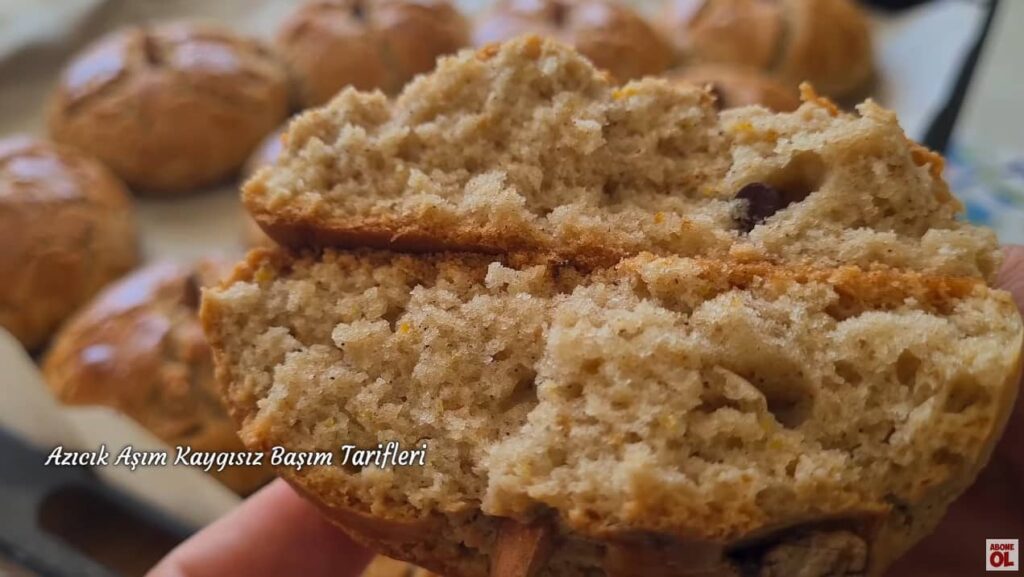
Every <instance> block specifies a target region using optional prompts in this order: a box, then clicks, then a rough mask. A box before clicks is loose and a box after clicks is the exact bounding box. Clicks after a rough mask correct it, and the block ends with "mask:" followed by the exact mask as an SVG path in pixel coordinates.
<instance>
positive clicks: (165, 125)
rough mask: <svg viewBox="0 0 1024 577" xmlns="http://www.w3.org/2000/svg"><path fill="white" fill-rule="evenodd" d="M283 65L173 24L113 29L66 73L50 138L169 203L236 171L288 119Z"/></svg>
mask: <svg viewBox="0 0 1024 577" xmlns="http://www.w3.org/2000/svg"><path fill="white" fill-rule="evenodd" d="M288 108H289V88H288V79H287V74H286V72H285V69H284V67H283V66H282V65H281V64H280V63H279V62H278V61H277V60H276V58H274V57H273V55H272V54H271V53H270V51H269V50H268V49H267V48H266V47H265V46H263V45H262V44H260V43H258V42H256V41H254V40H249V39H246V38H243V37H240V36H236V35H234V34H232V33H230V32H227V31H225V30H222V29H220V28H215V27H210V26H207V25H198V24H189V23H172V24H164V25H159V26H155V27H152V28H143V27H133V28H126V29H122V30H119V31H117V32H114V33H112V34H111V35H109V36H106V37H104V38H102V39H100V40H99V41H97V42H96V43H95V44H93V45H92V46H90V47H88V48H86V49H85V50H84V51H83V52H82V53H80V54H79V55H78V56H77V57H75V58H74V59H73V60H72V61H71V62H70V63H69V64H68V66H67V67H66V68H65V70H64V72H63V74H62V76H61V79H60V82H59V84H58V86H57V88H56V90H55V91H54V94H53V96H52V97H51V100H50V106H49V116H48V120H49V129H50V134H51V136H52V137H53V138H54V140H56V141H58V142H62V143H65V144H67V145H69V146H73V147H76V148H78V149H81V150H88V151H90V152H91V153H93V154H95V155H96V156H98V157H99V158H100V160H102V161H103V162H104V163H105V164H107V165H108V166H110V167H111V169H112V170H113V171H114V172H115V173H117V174H118V175H119V176H120V177H121V178H123V179H124V180H125V182H127V183H128V185H129V186H131V187H132V188H133V189H136V190H138V191H143V192H152V193H155V194H161V195H173V194H180V193H185V192H189V191H192V190H194V189H197V188H200V187H204V186H208V185H212V184H216V183H218V182H220V181H222V180H224V179H226V178H228V177H229V176H231V175H232V174H233V173H235V172H236V171H237V170H238V169H239V168H240V167H241V165H242V163H243V162H244V161H245V159H246V157H247V156H248V155H249V153H250V152H251V151H252V149H253V148H254V147H255V146H256V144H257V143H258V142H259V141H260V139H262V138H263V137H264V136H265V135H266V134H267V133H268V132H270V131H271V130H273V129H274V128H275V127H276V126H278V125H280V124H281V122H282V121H283V120H284V119H285V117H286V116H287V114H288Z"/></svg>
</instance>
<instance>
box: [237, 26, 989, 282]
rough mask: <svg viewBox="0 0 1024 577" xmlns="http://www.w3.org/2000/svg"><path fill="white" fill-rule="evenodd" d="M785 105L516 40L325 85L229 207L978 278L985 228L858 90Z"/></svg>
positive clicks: (270, 218)
mask: <svg viewBox="0 0 1024 577" xmlns="http://www.w3.org/2000/svg"><path fill="white" fill-rule="evenodd" d="M804 98H805V100H806V102H805V103H804V104H803V105H802V106H801V107H800V108H799V109H798V110H796V111H794V112H792V113H783V114H777V113H772V112H770V111H768V110H766V109H763V108H757V107H748V108H739V109H735V110H728V111H724V112H721V113H720V112H719V111H718V110H716V108H715V105H714V100H713V98H712V97H711V96H710V95H709V94H708V93H707V92H705V91H704V90H703V89H701V88H698V87H694V86H688V85H684V84H682V83H678V82H676V83H673V82H671V81H667V80H665V79H660V78H645V79H642V80H639V81H633V82H630V83H628V84H626V85H625V86H615V85H613V84H611V83H610V82H609V81H608V79H606V78H605V77H604V75H602V74H600V73H598V72H597V71H596V70H595V69H594V68H593V66H591V64H590V62H589V61H587V60H586V59H585V58H583V57H581V56H580V55H579V54H577V53H575V52H574V51H572V50H571V49H570V48H568V47H565V46H564V45H561V44H559V43H557V42H549V41H542V40H540V39H538V38H537V37H528V38H523V39H518V40H514V41H511V42H508V43H506V44H504V45H502V46H500V47H491V48H486V49H483V50H481V51H480V52H478V53H477V54H472V53H469V52H465V53H462V54H460V55H458V56H456V57H451V58H446V59H442V60H441V62H440V64H439V66H438V68H437V70H436V71H435V72H433V73H432V74H430V75H427V76H422V77H420V78H418V79H417V80H415V81H413V82H412V83H410V84H409V86H408V87H407V88H406V89H405V90H404V91H403V92H402V94H401V95H399V96H398V97H397V98H396V99H392V100H389V99H387V98H385V97H384V96H383V95H381V94H366V93H359V92H356V91H354V90H348V91H345V92H343V93H342V94H341V95H340V96H338V98H336V99H335V100H334V101H332V102H331V104H330V105H328V106H327V107H324V108H321V109H318V110H314V111H310V112H307V113H305V114H303V115H301V116H299V117H298V118H297V119H296V120H294V121H293V122H292V123H291V124H290V125H289V131H288V136H287V139H286V140H287V142H286V144H285V150H284V152H283V154H282V156H281V158H280V159H279V160H278V162H277V163H276V164H275V165H274V166H273V167H268V168H264V169H262V170H260V171H258V172H257V173H256V175H255V176H254V177H253V178H252V179H250V180H249V181H248V182H247V183H246V185H245V187H244V192H243V200H244V202H245V203H246V206H247V207H248V209H249V212H250V213H251V214H252V215H253V216H254V218H255V219H256V220H257V222H259V223H260V226H261V227H262V228H263V230H264V231H266V232H267V234H269V235H270V236H271V237H273V238H274V239H275V241H277V242H278V243H281V244H283V245H286V246H293V247H299V248H301V247H306V246H339V247H359V246H374V247H381V248H390V249H396V250H416V251H425V250H460V249H462V250H472V251H484V252H508V251H523V250H525V251H530V252H543V253H552V254H556V255H558V256H559V257H560V258H564V259H567V260H570V261H573V262H589V263H591V264H593V263H599V264H611V263H614V262H616V261H617V260H618V259H619V258H621V257H623V256H628V255H632V254H637V253H639V252H643V251H648V252H653V253H657V254H679V255H687V256H706V257H726V256H731V257H733V258H748V259H755V258H756V259H770V260H781V261H787V262H796V263H804V264H809V263H814V264H818V265H829V264H840V263H842V264H858V265H862V266H868V265H871V264H875V263H881V264H886V265H890V266H896V267H901V268H908V269H916V270H922V271H930V272H935V273H941V274H958V275H975V276H984V277H986V278H992V276H993V275H994V274H995V271H996V269H997V267H998V260H999V251H998V247H997V243H996V239H995V236H994V235H993V234H992V232H991V231H989V230H986V229H980V228H976V227H973V226H971V225H969V224H966V223H963V222H961V221H959V220H958V219H957V215H958V213H959V212H960V209H961V206H960V204H959V202H957V201H956V199H955V198H954V197H953V196H952V195H951V194H950V192H949V188H948V186H947V185H946V183H945V181H944V180H943V179H942V174H941V170H942V158H941V157H939V156H938V155H936V154H933V153H931V152H929V151H927V150H925V149H923V148H921V147H920V146H918V145H916V144H914V143H912V142H911V141H909V140H908V139H907V137H906V135H905V134H904V133H903V131H902V129H901V128H900V126H899V123H898V121H897V119H896V116H895V115H894V114H893V113H892V112H890V111H888V110H885V109H883V108H881V107H879V106H877V105H875V104H873V103H871V102H866V103H864V104H863V105H861V106H860V107H859V108H858V110H859V115H852V114H846V113H842V112H840V111H838V110H837V109H836V107H835V106H834V105H833V104H832V103H831V102H829V101H827V100H825V99H822V98H818V97H816V96H815V95H814V94H813V93H812V92H811V91H810V90H809V89H808V90H805V92H804Z"/></svg>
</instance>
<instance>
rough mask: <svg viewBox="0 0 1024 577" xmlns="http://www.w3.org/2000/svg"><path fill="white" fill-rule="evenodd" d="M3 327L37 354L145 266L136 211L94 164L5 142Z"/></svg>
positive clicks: (0, 150)
mask: <svg viewBox="0 0 1024 577" xmlns="http://www.w3.org/2000/svg"><path fill="white" fill-rule="evenodd" d="M0 244H2V246H3V248H2V250H0V277H2V278H3V282H2V283H0V327H2V328H4V329H6V330H8V331H10V333H11V334H13V335H14V337H15V338H17V339H18V340H19V341H21V342H22V344H24V345H25V347H27V348H28V349H30V350H35V349H37V348H39V347H40V346H42V345H43V344H44V343H45V342H46V341H47V340H48V339H49V337H50V335H51V334H52V332H53V331H54V330H56V328H57V326H58V325H59V324H60V323H61V322H62V321H63V320H64V319H66V318H67V317H68V316H69V315H71V313H73V312H74V311H75V309H77V308H78V307H79V306H80V305H82V304H83V303H85V302H86V301H87V300H89V299H90V298H91V297H92V296H93V295H95V294H96V293H97V292H98V291H99V290H100V289H101V288H103V286H104V285H106V284H107V283H109V282H110V281H112V280H114V279H115V278H117V277H119V276H121V275H122V274H124V273H125V272H127V271H128V270H129V269H131V268H132V267H134V266H135V264H136V263H137V261H138V258H139V251H138V235H137V226H136V219H135V208H134V206H133V205H132V202H131V198H130V196H129V194H128V191H127V190H126V189H125V187H124V185H123V184H122V183H121V182H120V181H119V180H118V179H117V178H116V177H115V176H114V175H113V174H111V173H110V171H108V170H107V169H106V168H104V167H103V166H102V165H100V163H98V162H96V161H95V160H93V159H91V158H89V157H86V156H83V155H81V154H78V153H76V152H75V151H73V150H69V149H67V148H64V147H60V146H54V145H51V144H48V143H45V142H42V141H39V140H36V139H33V138H29V137H19V136H15V137H9V138H6V139H0Z"/></svg>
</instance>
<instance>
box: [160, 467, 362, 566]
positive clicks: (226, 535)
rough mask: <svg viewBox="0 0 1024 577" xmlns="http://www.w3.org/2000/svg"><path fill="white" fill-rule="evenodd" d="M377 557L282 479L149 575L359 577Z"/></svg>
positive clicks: (199, 534)
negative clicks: (354, 540)
mask: <svg viewBox="0 0 1024 577" xmlns="http://www.w3.org/2000/svg"><path fill="white" fill-rule="evenodd" d="M372 556H373V554H372V553H370V552H369V551H367V550H366V549H364V548H362V547H360V546H359V545H357V544H356V543H354V542H353V541H352V540H351V539H349V538H348V537H347V536H346V535H345V534H344V533H342V532H341V531H340V530H339V529H338V528H337V527H334V526H333V525H331V524H330V523H328V522H327V521H326V520H325V519H323V517H321V516H320V514H319V513H318V512H317V510H316V508H315V507H314V506H313V505H312V504H310V503H308V502H306V501H305V500H304V499H303V498H302V497H299V495H298V494H296V493H295V491H294V490H293V489H292V488H291V487H289V486H288V484H287V483H285V482H284V481H281V480H277V481H274V482H273V483H271V484H270V485H268V486H267V487H265V488H263V489H262V490H261V491H259V492H258V493H256V494H254V495H253V496H251V497H249V498H248V499H247V500H246V501H245V503H243V504H242V505H240V506H239V507H238V508H237V509H235V510H234V511H232V512H231V513H229V514H227V515H225V516H224V517H222V518H221V519H219V520H217V521H216V522H214V523H213V524H212V525H210V526H208V527H206V528H205V529H203V530H202V531H200V532H199V533H197V534H195V535H194V536H192V537H191V538H190V539H188V540H187V541H185V542H184V543H182V544H181V545H179V546H178V547H177V548H176V549H174V551H172V552H171V553H170V554H169V555H168V556H167V557H165V558H164V559H163V560H162V561H160V563H159V564H158V565H157V566H156V567H155V568H154V569H153V570H152V571H150V572H149V573H147V574H146V577H287V576H290V575H301V576H302V577H355V576H357V575H359V574H361V573H362V572H363V569H364V568H365V567H366V565H367V563H369V561H370V558H371V557H372Z"/></svg>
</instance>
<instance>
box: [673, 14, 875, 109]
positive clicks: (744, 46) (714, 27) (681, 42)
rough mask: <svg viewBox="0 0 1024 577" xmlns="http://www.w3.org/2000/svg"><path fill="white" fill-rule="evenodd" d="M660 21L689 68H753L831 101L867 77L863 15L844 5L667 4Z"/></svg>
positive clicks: (870, 55) (870, 59) (867, 46)
mask: <svg viewBox="0 0 1024 577" xmlns="http://www.w3.org/2000/svg"><path fill="white" fill-rule="evenodd" d="M662 16H663V17H662V18H661V20H659V22H661V24H662V27H663V30H664V31H665V35H666V37H668V38H670V39H671V40H672V41H673V42H674V43H675V46H676V48H677V50H678V51H679V53H680V54H681V55H682V57H683V58H684V59H685V60H687V61H689V62H710V63H724V64H736V65H742V66H749V67H754V68H758V69H761V70H764V71H767V72H770V73H771V74H773V75H775V76H777V77H778V78H779V80H780V81H781V82H783V83H784V84H785V85H787V86H796V85H797V84H798V83H800V82H804V81H808V82H811V83H812V84H814V85H815V86H817V87H818V89H819V90H821V91H823V92H824V93H825V94H829V95H832V96H837V97H838V96H847V95H850V94H851V93H854V92H856V91H858V90H859V89H861V88H863V87H864V86H865V85H866V84H867V83H868V82H869V80H870V78H871V75H872V71H873V53H872V47H871V35H870V30H869V29H868V22H867V17H866V16H865V15H864V13H863V12H862V11H861V10H860V9H859V8H858V7H857V6H856V4H855V3H854V2H852V1H850V0H770V1H767V2H766V1H763V0H672V1H670V2H668V3H666V5H665V9H664V12H663V15H662Z"/></svg>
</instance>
